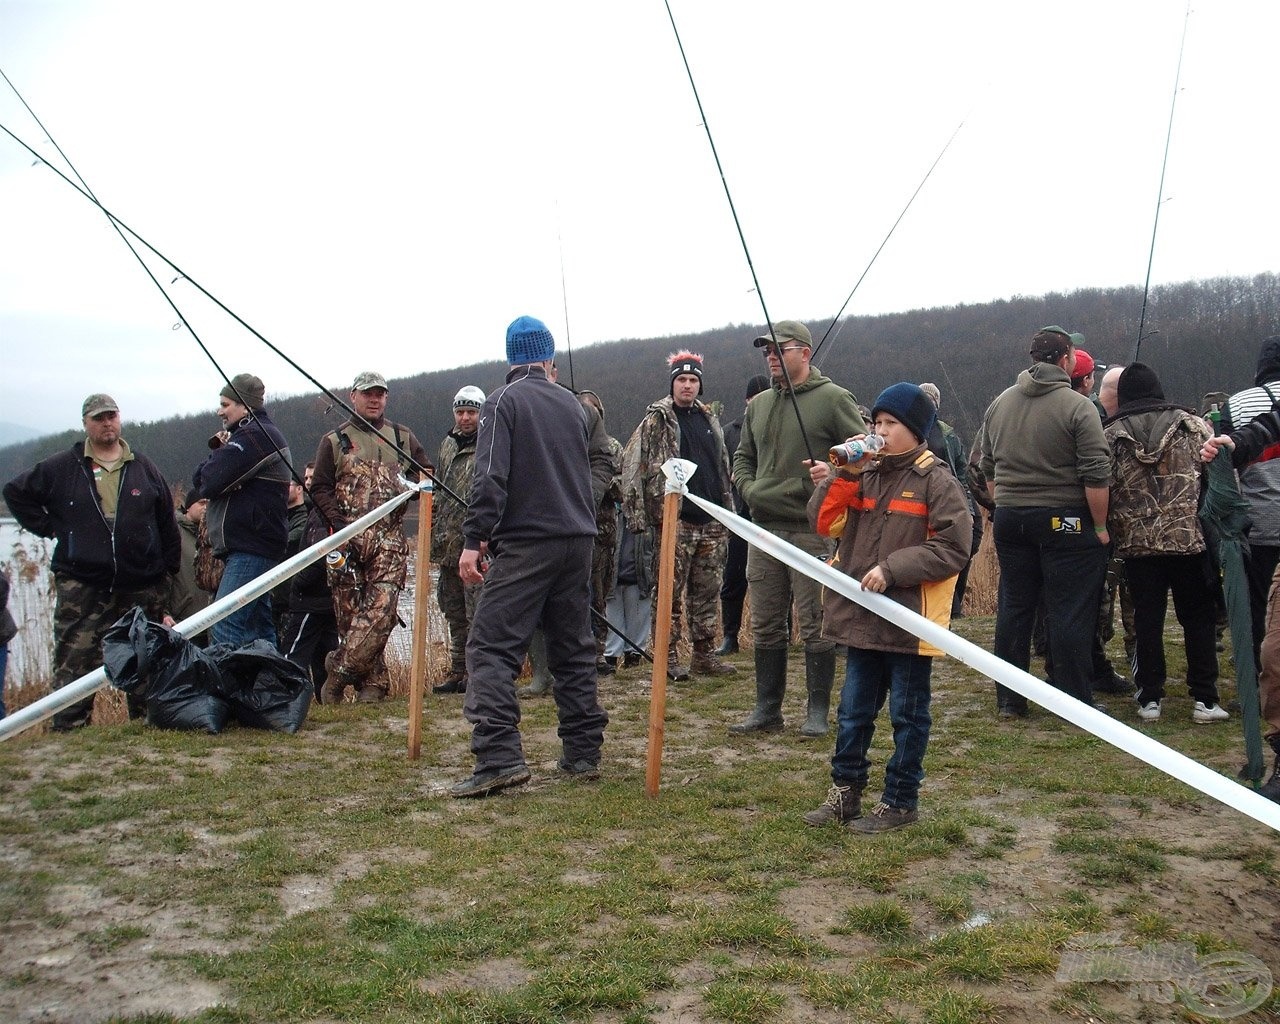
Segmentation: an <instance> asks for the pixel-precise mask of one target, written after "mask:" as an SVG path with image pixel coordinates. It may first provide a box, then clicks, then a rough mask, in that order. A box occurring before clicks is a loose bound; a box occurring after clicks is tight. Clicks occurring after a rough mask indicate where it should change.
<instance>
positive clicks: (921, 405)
mask: <svg viewBox="0 0 1280 1024" xmlns="http://www.w3.org/2000/svg"><path fill="white" fill-rule="evenodd" d="M881 409H883V410H884V411H885V412H887V413H888V414H889V415H890V416H892V417H893V418H894V419H895V420H897V421H898V422H899V423H901V424H903V425H904V426H905V427H906V428H907V429H908V430H910V431H911V433H913V434H915V435H916V437H917V438H919V439H920V440H921V441H923V440H924V439H925V438H927V437H928V436H929V431H930V430H932V429H933V424H934V422H935V421H936V420H937V418H938V409H937V407H936V406H935V405H934V404H933V399H931V398H930V397H929V396H928V395H926V394H925V393H924V392H923V391H921V390H920V388H919V387H917V386H916V385H915V384H909V383H907V382H906V381H903V382H902V383H901V384H891V385H890V386H889V387H887V388H885V389H884V390H883V391H881V392H880V397H879V398H877V399H876V404H875V405H873V406H872V407H871V418H872V419H873V420H874V419H875V418H876V413H878V412H879V411H880V410H881Z"/></svg>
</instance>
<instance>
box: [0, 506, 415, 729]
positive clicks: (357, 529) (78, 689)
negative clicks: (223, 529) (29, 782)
mask: <svg viewBox="0 0 1280 1024" xmlns="http://www.w3.org/2000/svg"><path fill="white" fill-rule="evenodd" d="M404 482H405V483H408V481H404ZM410 486H411V487H412V488H413V489H412V490H409V491H404V492H402V493H400V494H397V495H396V496H395V497H394V498H392V499H391V500H390V501H388V502H386V504H383V505H379V506H378V507H377V508H375V509H374V510H373V511H372V512H370V513H368V514H367V515H364V516H361V517H360V518H359V519H357V520H356V521H355V522H354V523H352V524H351V525H350V526H344V527H343V528H342V529H341V530H338V531H337V532H336V533H333V534H331V535H330V536H328V537H326V538H325V539H324V540H322V541H320V542H319V543H318V544H314V545H312V546H311V547H309V548H307V550H305V551H299V552H298V553H297V554H296V555H294V556H293V557H292V558H289V559H286V560H285V561H283V562H281V563H280V564H279V565H277V566H276V567H275V568H273V569H270V570H268V571H267V572H265V573H263V574H262V575H261V576H259V577H258V578H257V579H255V580H251V581H250V582H248V583H246V584H245V585H244V586H243V587H241V588H240V589H239V590H233V591H232V592H231V593H230V594H228V595H227V596H226V597H224V598H222V599H221V600H218V601H215V602H214V603H213V604H211V605H209V606H208V607H207V608H202V609H201V610H200V611H198V612H196V613H195V614H194V615H192V616H190V617H189V618H186V619H183V620H182V621H181V622H179V623H178V624H177V625H175V626H174V627H173V629H174V632H176V633H179V634H181V635H182V636H185V637H191V636H195V635H196V634H198V633H201V632H203V631H204V630H206V629H208V628H209V627H210V626H212V625H213V624H214V623H215V622H220V621H221V620H222V619H225V618H226V617H227V616H228V615H230V614H231V613H232V612H234V611H235V610H236V609H237V608H243V607H244V606H245V605H247V604H248V603H249V602H250V601H253V600H254V599H255V598H258V597H261V596H262V595H263V594H265V593H266V592H267V591H268V590H271V589H272V588H273V587H275V586H276V584H278V583H283V582H284V581H285V580H287V579H290V578H291V577H293V576H295V575H296V574H297V573H299V572H300V571H301V570H303V569H305V568H306V567H307V566H308V565H310V564H311V563H312V562H315V561H317V560H318V559H321V558H323V557H324V556H325V555H327V554H328V553H329V552H330V551H333V550H334V549H336V548H340V547H342V545H343V544H345V543H346V542H347V541H349V540H350V539H351V538H352V537H354V536H356V535H357V534H359V533H362V532H363V531H365V530H367V529H368V528H369V527H370V526H372V525H373V524H374V523H376V522H377V521H378V520H379V519H382V518H384V517H386V516H388V515H390V514H391V513H392V512H394V511H395V510H396V509H397V508H399V507H400V506H401V505H403V504H404V503H405V502H406V501H408V500H409V499H410V498H412V497H413V496H414V495H415V494H417V493H418V491H419V490H420V489H421V490H429V489H430V488H429V482H428V487H427V488H421V487H420V486H419V485H417V484H410ZM106 684H107V674H106V672H105V671H104V670H103V669H101V668H96V669H94V670H93V671H92V672H90V673H88V674H87V675H83V676H81V677H80V678H79V679H77V680H75V681H74V682H71V683H68V684H67V685H66V686H63V687H61V688H60V689H57V690H54V691H53V692H52V693H50V694H48V695H46V696H44V697H41V698H40V699H39V700H37V701H33V702H32V703H30V704H28V705H27V706H26V707H25V708H22V709H21V710H20V711H15V712H13V714H11V715H7V716H5V717H4V718H0V742H3V741H5V740H7V739H9V738H10V737H11V736H16V735H17V734H18V733H20V732H22V730H24V729H28V728H30V727H31V726H33V725H35V724H36V723H37V722H42V721H44V720H45V719H46V718H49V717H51V716H53V715H55V714H57V713H58V712H59V711H61V710H62V709H63V708H67V707H70V706H71V705H72V704H74V703H76V701H79V700H83V699H84V698H85V697H88V696H89V695H90V694H93V693H96V692H97V691H98V690H100V689H102V687H103V686H105V685H106Z"/></svg>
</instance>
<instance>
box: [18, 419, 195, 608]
mask: <svg viewBox="0 0 1280 1024" xmlns="http://www.w3.org/2000/svg"><path fill="white" fill-rule="evenodd" d="M84 445H85V442H84V441H83V440H80V441H76V442H75V443H74V444H73V445H72V446H71V449H70V451H65V452H59V453H58V454H57V455H51V456H49V458H47V459H45V460H44V461H43V462H38V463H37V464H36V465H35V466H33V467H32V468H31V469H29V470H27V471H26V472H25V473H21V474H19V475H18V476H16V477H14V479H12V480H10V481H9V483H7V484H5V488H4V500H5V501H6V502H7V503H8V505H9V511H10V512H12V513H13V517H14V519H16V520H17V521H18V522H19V523H20V524H21V525H22V526H23V528H24V529H27V530H30V531H31V532H32V533H34V534H36V535H37V536H40V537H51V538H54V539H55V540H56V541H57V545H56V546H55V547H54V549H53V563H52V566H53V571H54V573H55V575H59V576H67V577H68V578H70V579H73V580H78V581H79V582H81V583H86V584H88V585H89V586H91V587H97V588H99V589H100V590H117V589H118V590H135V589H137V588H138V587H144V586H146V585H147V584H150V583H154V582H155V581H156V580H158V579H160V578H161V577H162V576H164V574H165V573H166V572H167V573H171V574H176V573H177V572H178V568H179V566H180V565H181V562H182V538H181V536H180V535H179V533H178V522H177V520H176V519H175V518H174V514H173V495H172V494H171V493H170V491H169V485H168V484H167V483H165V480H164V477H163V476H161V475H160V470H158V469H157V468H156V466H155V463H153V462H152V461H151V460H150V459H148V458H147V457H146V456H145V455H139V454H138V453H137V452H134V453H133V458H132V459H130V460H129V461H128V462H126V463H125V464H124V469H123V470H121V473H120V495H119V498H118V504H117V508H116V516H115V520H114V522H112V523H108V521H107V518H106V516H104V515H103V514H102V505H101V502H100V500H99V498H98V487H97V485H96V484H95V483H94V480H93V467H92V465H91V462H92V460H91V459H88V458H86V457H85V454H84Z"/></svg>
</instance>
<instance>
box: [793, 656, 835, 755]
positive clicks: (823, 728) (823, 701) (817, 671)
mask: <svg viewBox="0 0 1280 1024" xmlns="http://www.w3.org/2000/svg"><path fill="white" fill-rule="evenodd" d="M835 679H836V652H835V650H834V649H832V650H830V651H806V652H805V656H804V681H805V687H806V689H808V691H809V707H808V717H807V718H805V720H804V725H802V726H800V735H801V736H804V737H806V738H807V739H813V738H815V737H817V736H825V735H826V734H827V733H828V731H830V726H829V725H828V724H827V718H828V716H829V715H830V713H831V689H832V687H833V686H834V685H835Z"/></svg>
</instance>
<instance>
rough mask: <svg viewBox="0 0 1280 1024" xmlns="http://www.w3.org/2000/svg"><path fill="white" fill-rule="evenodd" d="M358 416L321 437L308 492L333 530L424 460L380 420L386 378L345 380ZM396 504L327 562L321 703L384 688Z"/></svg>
mask: <svg viewBox="0 0 1280 1024" xmlns="http://www.w3.org/2000/svg"><path fill="white" fill-rule="evenodd" d="M351 407H352V408H353V409H354V410H355V412H356V416H354V417H353V418H352V419H349V420H347V422H346V423H344V424H342V426H340V427H338V429H337V430H333V431H330V432H329V433H328V434H326V435H325V436H324V437H323V438H321V440H320V447H319V448H318V449H316V468H315V475H314V477H313V478H312V489H311V496H312V499H313V500H314V501H315V503H316V505H317V507H319V509H320V511H321V513H322V514H323V515H324V517H325V519H327V520H328V522H329V527H330V529H332V530H338V529H341V528H342V527H344V526H347V525H349V524H350V523H353V522H355V521H356V520H357V519H359V518H360V517H361V516H363V515H365V514H366V513H368V512H372V511H373V510H374V509H375V508H377V507H378V506H379V505H384V504H386V502H388V501H390V500H391V499H392V498H394V497H395V496H396V495H397V494H399V493H400V491H401V490H402V487H401V484H400V483H399V477H400V474H402V473H403V474H404V475H405V476H406V477H407V478H408V479H410V480H415V481H416V480H417V479H418V473H419V467H427V466H429V465H430V460H429V459H428V457H427V453H426V451H425V449H423V447H422V443H421V442H420V441H419V440H418V439H417V438H416V437H415V436H414V434H413V431H412V430H410V429H409V428H408V427H405V426H402V425H401V424H399V423H393V422H392V421H391V420H389V419H386V416H385V413H386V408H387V381H386V378H385V377H383V376H382V374H380V373H373V372H365V373H361V374H359V375H358V376H357V377H356V379H355V383H353V384H352V385H351ZM405 511H406V507H405V506H404V505H401V506H400V507H399V508H397V509H396V510H395V511H394V512H392V513H391V514H390V515H388V516H384V517H383V518H382V519H380V520H378V522H376V523H374V525H373V526H371V527H369V529H367V530H365V531H364V532H363V533H361V534H359V535H358V536H356V537H354V538H352V540H351V541H350V542H349V543H348V544H347V546H346V548H345V549H344V551H345V554H346V564H345V565H341V566H331V567H330V570H329V586H330V588H331V589H332V591H333V610H334V614H335V615H336V616H337V619H338V636H339V646H338V649H337V650H336V651H334V652H332V653H331V654H330V655H329V656H328V657H327V658H325V667H326V668H327V669H328V675H327V677H326V679H325V683H324V686H323V687H321V699H322V700H323V701H324V702H325V703H337V702H338V701H341V700H342V696H343V693H344V692H345V690H346V688H347V687H348V686H350V687H353V688H354V689H355V690H356V691H357V692H358V696H359V699H360V700H362V701H378V700H382V699H383V698H384V697H385V696H386V695H387V689H388V684H389V680H388V678H387V663H386V658H385V655H384V652H385V650H386V646H387V639H388V638H389V637H390V636H391V630H392V629H393V628H394V627H395V624H396V606H397V604H398V603H399V600H400V591H401V589H402V588H403V587H404V581H405V573H406V570H407V568H408V564H409V545H408V544H407V543H406V541H405V538H404V530H403V529H402V528H401V521H402V520H403V519H404V514H405Z"/></svg>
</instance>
